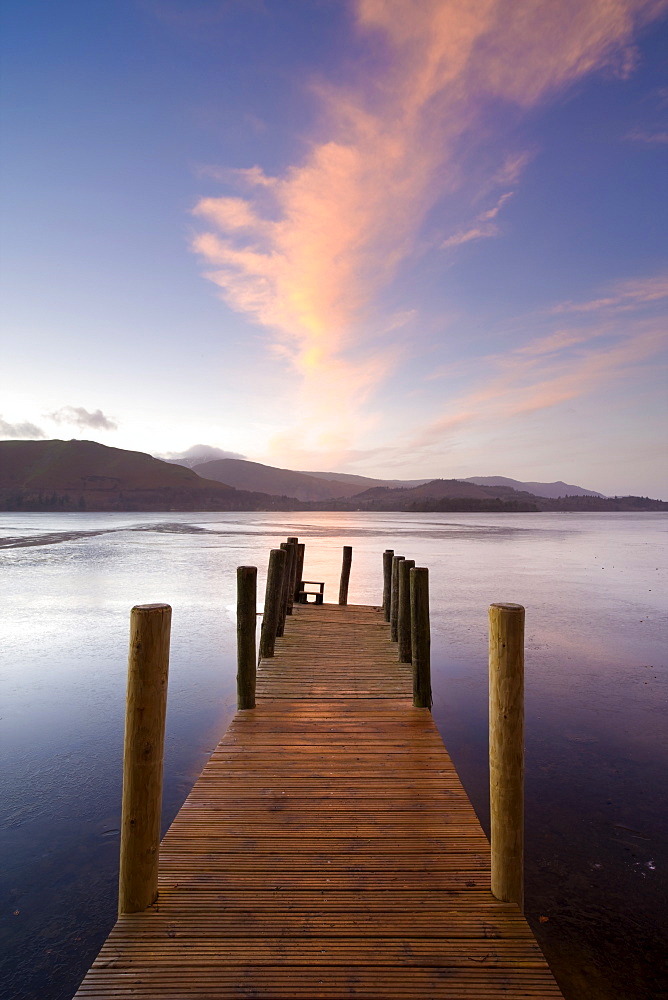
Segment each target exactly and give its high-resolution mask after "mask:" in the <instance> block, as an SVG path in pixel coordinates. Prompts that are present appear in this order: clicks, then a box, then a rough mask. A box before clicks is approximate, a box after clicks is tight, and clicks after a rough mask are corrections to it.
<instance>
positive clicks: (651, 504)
mask: <svg viewBox="0 0 668 1000" xmlns="http://www.w3.org/2000/svg"><path fill="white" fill-rule="evenodd" d="M310 506H311V507H312V508H315V509H318V510H332V509H334V510H377V511H406V512H413V511H415V512H422V513H425V512H426V513H431V512H434V513H435V512H453V513H454V512H471V513H495V512H497V513H512V512H538V511H638V510H657V511H658V510H660V511H668V503H666V502H664V501H662V500H650V499H649V498H648V497H612V498H611V497H601V496H591V495H580V496H569V497H561V498H554V497H541V496H537V495H535V494H532V493H528V492H526V491H523V490H514V489H512V487H510V486H505V485H500V486H481V485H479V484H477V483H471V482H468V481H462V480H457V479H434V480H432V481H431V482H429V483H423V484H422V485H420V486H416V487H413V489H388V488H387V487H382V486H381V487H378V486H376V487H373V488H372V489H369V490H365V492H364V493H358V494H357V495H356V496H354V497H349V498H348V499H343V498H342V499H340V500H334V501H329V502H328V503H326V504H325V503H319V504H315V503H313V504H311V505H310Z"/></svg>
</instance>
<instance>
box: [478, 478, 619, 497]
mask: <svg viewBox="0 0 668 1000" xmlns="http://www.w3.org/2000/svg"><path fill="white" fill-rule="evenodd" d="M463 482H465V483H477V485H478V486H510V487H511V489H513V490H521V491H524V492H526V493H532V494H533V495H534V496H537V497H550V498H552V499H555V500H556V499H558V498H559V497H602V496H603V493H596V492H595V491H594V490H585V489H584V488H583V487H582V486H571V485H570V484H569V483H562V482H561V480H558V481H557V482H556V483H523V482H520V480H518V479H507V478H506V477H505V476H471V477H470V478H469V479H465V480H463Z"/></svg>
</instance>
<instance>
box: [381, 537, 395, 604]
mask: <svg viewBox="0 0 668 1000" xmlns="http://www.w3.org/2000/svg"><path fill="white" fill-rule="evenodd" d="M393 555H394V549H385V551H384V552H383V614H384V615H385V621H386V622H389V620H390V601H391V599H392V556H393Z"/></svg>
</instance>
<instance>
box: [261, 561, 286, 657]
mask: <svg viewBox="0 0 668 1000" xmlns="http://www.w3.org/2000/svg"><path fill="white" fill-rule="evenodd" d="M284 573H285V549H271V551H270V553H269V568H268V570H267V587H266V590H265V594H264V614H263V615H262V628H261V629H260V659H261V660H262V659H264V658H265V657H267V656H273V655H274V646H275V644H276V632H277V629H278V623H279V621H280V617H281V597H282V596H283V574H284Z"/></svg>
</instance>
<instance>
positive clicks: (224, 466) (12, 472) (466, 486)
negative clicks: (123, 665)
mask: <svg viewBox="0 0 668 1000" xmlns="http://www.w3.org/2000/svg"><path fill="white" fill-rule="evenodd" d="M212 467H214V468H212ZM202 472H206V473H208V475H209V476H210V478H202V475H201V473H202ZM212 473H214V474H217V475H219V476H220V477H221V478H222V477H223V476H225V478H226V479H227V480H228V481H227V482H221V481H219V480H218V479H214V478H213V476H212ZM356 478H363V477H356ZM496 478H498V479H501V480H502V481H501V482H500V483H499V484H498V485H480V484H478V483H475V482H471V481H468V480H466V481H462V480H458V479H434V480H431V481H429V482H425V483H420V484H419V485H417V486H413V487H409V488H391V487H388V486H387V485H380V486H372V487H371V488H369V489H365V490H364V491H363V492H359V493H355V494H354V495H353V496H350V495H349V491H350V489H351V487H352V488H353V489H356V488H357V486H358V485H359V483H357V484H351V483H347V482H344V481H340V480H325V479H321V478H319V477H317V476H308V475H306V474H305V473H300V472H291V471H289V470H288V469H274V468H272V467H271V466H266V465H259V464H258V463H256V462H246V461H244V460H242V459H221V460H219V461H216V462H206V463H204V464H203V465H199V466H197V470H196V471H194V470H191V469H187V468H185V467H184V466H182V465H176V464H170V463H168V462H163V461H161V460H160V459H157V458H153V457H152V456H151V455H145V454H143V453H142V452H139V451H126V450H124V449H122V448H108V447H107V446H106V445H102V444H97V443H96V442H94V441H0V510H6V511H21V510H23V511H31V510H35V511H39V510H48V511H82V510H91V511H114V510H118V511H133V510H136V511H163V510H175V511H179V510H192V511H198V510H202V511H206V510H212V511H215V510H350V511H355V510H370V511H373V510H377V511H407V512H411V511H426V512H432V511H433V512H437V511H446V512H449V511H452V512H456V511H471V512H480V513H483V512H512V511H638V510H662V511H668V503H665V502H662V501H660V500H650V499H649V498H647V497H614V498H606V497H601V496H597V495H592V494H591V492H588V493H586V494H581V495H573V496H569V497H562V498H554V497H543V496H537V495H534V494H531V493H529V492H526V491H523V490H515V489H512V488H511V487H510V486H508V485H506V483H507V482H508V481H507V480H504V479H502V477H496ZM229 480H236V482H230V481H229ZM513 481H514V480H510V482H513ZM366 482H367V483H368V482H378V481H377V480H366ZM381 482H382V480H381ZM240 483H252V484H253V486H254V488H253V489H248V488H244V489H236V488H235V486H236V485H237V484H240ZM260 485H262V486H263V487H264V488H263V489H260V488H259V487H260ZM520 485H521V484H520ZM539 485H545V484H539ZM556 485H557V486H559V485H560V484H556ZM567 488H568V489H572V487H567ZM575 488H576V489H577V487H575ZM337 490H338V494H336V492H335V491H337ZM279 493H280V495H279ZM295 493H297V495H299V494H300V493H301V495H302V497H305V499H303V500H302V499H296V498H295ZM313 493H315V494H316V495H315V497H313ZM342 493H343V494H345V495H342ZM306 497H308V499H306Z"/></svg>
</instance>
